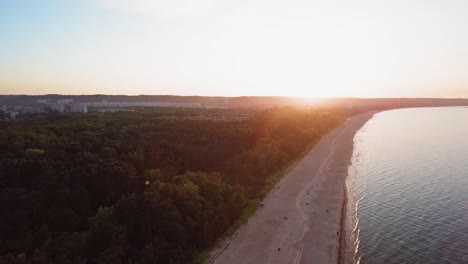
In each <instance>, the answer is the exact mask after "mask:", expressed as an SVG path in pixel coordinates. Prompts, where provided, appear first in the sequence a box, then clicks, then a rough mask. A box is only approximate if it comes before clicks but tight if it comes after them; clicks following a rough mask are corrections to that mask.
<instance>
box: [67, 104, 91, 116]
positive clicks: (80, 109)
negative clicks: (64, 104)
mask: <svg viewBox="0 0 468 264" xmlns="http://www.w3.org/2000/svg"><path fill="white" fill-rule="evenodd" d="M70 111H71V112H75V113H83V114H86V113H88V105H86V104H72V105H71V106H70Z"/></svg>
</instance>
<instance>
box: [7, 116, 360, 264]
mask: <svg viewBox="0 0 468 264" xmlns="http://www.w3.org/2000/svg"><path fill="white" fill-rule="evenodd" d="M352 114H353V112H352V110H349V109H343V108H320V109H298V108H292V107H279V108H272V109H266V110H265V109H264V110H259V109H257V110H253V109H250V110H249V109H237V110H235V109H176V108H172V109H171V108H159V109H146V110H145V109H137V110H136V111H135V112H120V113H105V114H104V113H90V114H88V115H81V114H71V113H69V114H52V113H49V114H36V115H30V116H27V117H25V118H23V119H21V120H16V121H6V120H2V121H0V263H41V264H42V263H64V264H65V263H73V264H79V263H122V264H124V263H125V264H133V263H135V264H136V263H196V262H198V261H199V259H200V258H199V256H200V254H201V253H203V252H206V250H208V249H209V248H210V247H213V246H214V245H215V244H216V242H217V241H219V239H221V238H223V236H225V235H226V233H227V232H228V231H229V230H230V229H232V228H234V227H235V226H236V225H238V224H239V221H241V220H242V218H243V217H246V214H247V216H248V212H249V211H251V210H252V208H255V207H256V206H257V205H258V204H259V202H260V200H261V199H262V198H263V197H264V196H265V195H266V193H267V192H268V190H269V188H271V187H272V179H274V178H272V177H274V176H275V175H278V174H281V172H283V171H284V170H285V169H286V168H287V167H288V166H289V165H291V164H292V162H294V161H295V160H297V159H298V158H300V157H301V155H303V154H304V153H305V151H307V150H308V149H310V147H311V146H313V144H314V143H316V142H317V141H318V140H320V138H321V137H322V136H323V135H325V134H326V133H327V132H328V131H330V130H331V129H333V128H334V127H336V126H337V125H339V124H340V123H341V122H343V121H344V120H345V119H346V118H347V117H349V116H350V115H352Z"/></svg>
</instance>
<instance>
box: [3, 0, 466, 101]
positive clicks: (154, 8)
mask: <svg viewBox="0 0 468 264" xmlns="http://www.w3.org/2000/svg"><path fill="white" fill-rule="evenodd" d="M45 93H61V94H95V93H104V94H180V95H223V96H237V95H287V96H310V97H316V96H319V97H328V96H356V97H468V2H466V1H465V0H439V1H436V0H387V1H381V0H358V1H353V0H73V1H72V0H41V1H39V0H0V94H45Z"/></svg>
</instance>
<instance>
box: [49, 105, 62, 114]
mask: <svg viewBox="0 0 468 264" xmlns="http://www.w3.org/2000/svg"><path fill="white" fill-rule="evenodd" d="M50 109H51V110H52V111H57V112H59V113H63V112H64V111H65V106H64V105H63V104H50Z"/></svg>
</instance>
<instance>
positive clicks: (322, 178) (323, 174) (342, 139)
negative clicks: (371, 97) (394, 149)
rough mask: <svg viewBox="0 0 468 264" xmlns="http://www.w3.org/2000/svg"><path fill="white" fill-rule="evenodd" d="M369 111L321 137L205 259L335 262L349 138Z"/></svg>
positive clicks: (227, 263) (226, 263)
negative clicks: (230, 236) (243, 223)
mask: <svg viewBox="0 0 468 264" xmlns="http://www.w3.org/2000/svg"><path fill="white" fill-rule="evenodd" d="M373 114H374V113H365V114H360V115H356V116H353V117H350V118H349V119H348V120H347V121H345V122H343V123H342V124H341V125H340V126H339V127H337V128H335V129H334V130H333V131H331V132H330V133H329V134H327V135H326V136H325V137H323V138H322V140H321V141H320V142H318V143H317V144H316V145H315V146H314V148H313V149H312V150H311V151H310V152H309V153H308V154H307V155H306V156H305V157H304V158H303V159H302V160H300V161H299V162H297V163H296V165H295V166H294V167H293V168H292V169H291V170H290V171H289V173H288V174H287V175H285V176H284V177H283V178H282V179H281V181H280V182H279V183H278V184H277V186H275V188H274V189H273V191H272V192H271V193H270V194H269V195H268V196H267V197H266V198H265V199H264V201H263V204H264V206H263V207H259V209H258V210H257V212H255V214H254V215H253V216H252V217H251V218H250V219H249V221H248V223H247V224H245V225H244V226H242V227H241V228H240V230H238V232H237V233H236V234H235V235H234V236H233V237H232V238H230V239H227V240H226V241H225V242H224V244H223V245H221V246H220V248H218V249H216V250H214V251H213V252H212V258H211V260H210V263H218V264H237V263H242V264H250V263H252V264H259V263H279V264H285V263H293V264H297V263H314V264H321V263H338V262H339V259H340V239H341V226H342V223H341V221H342V213H343V205H344V203H345V199H346V193H345V178H346V176H347V174H348V166H349V165H350V162H351V156H352V152H353V138H354V135H355V133H356V132H357V130H359V128H361V127H362V126H363V125H364V124H365V123H366V122H367V121H368V120H369V119H370V118H371V117H372V116H373Z"/></svg>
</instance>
